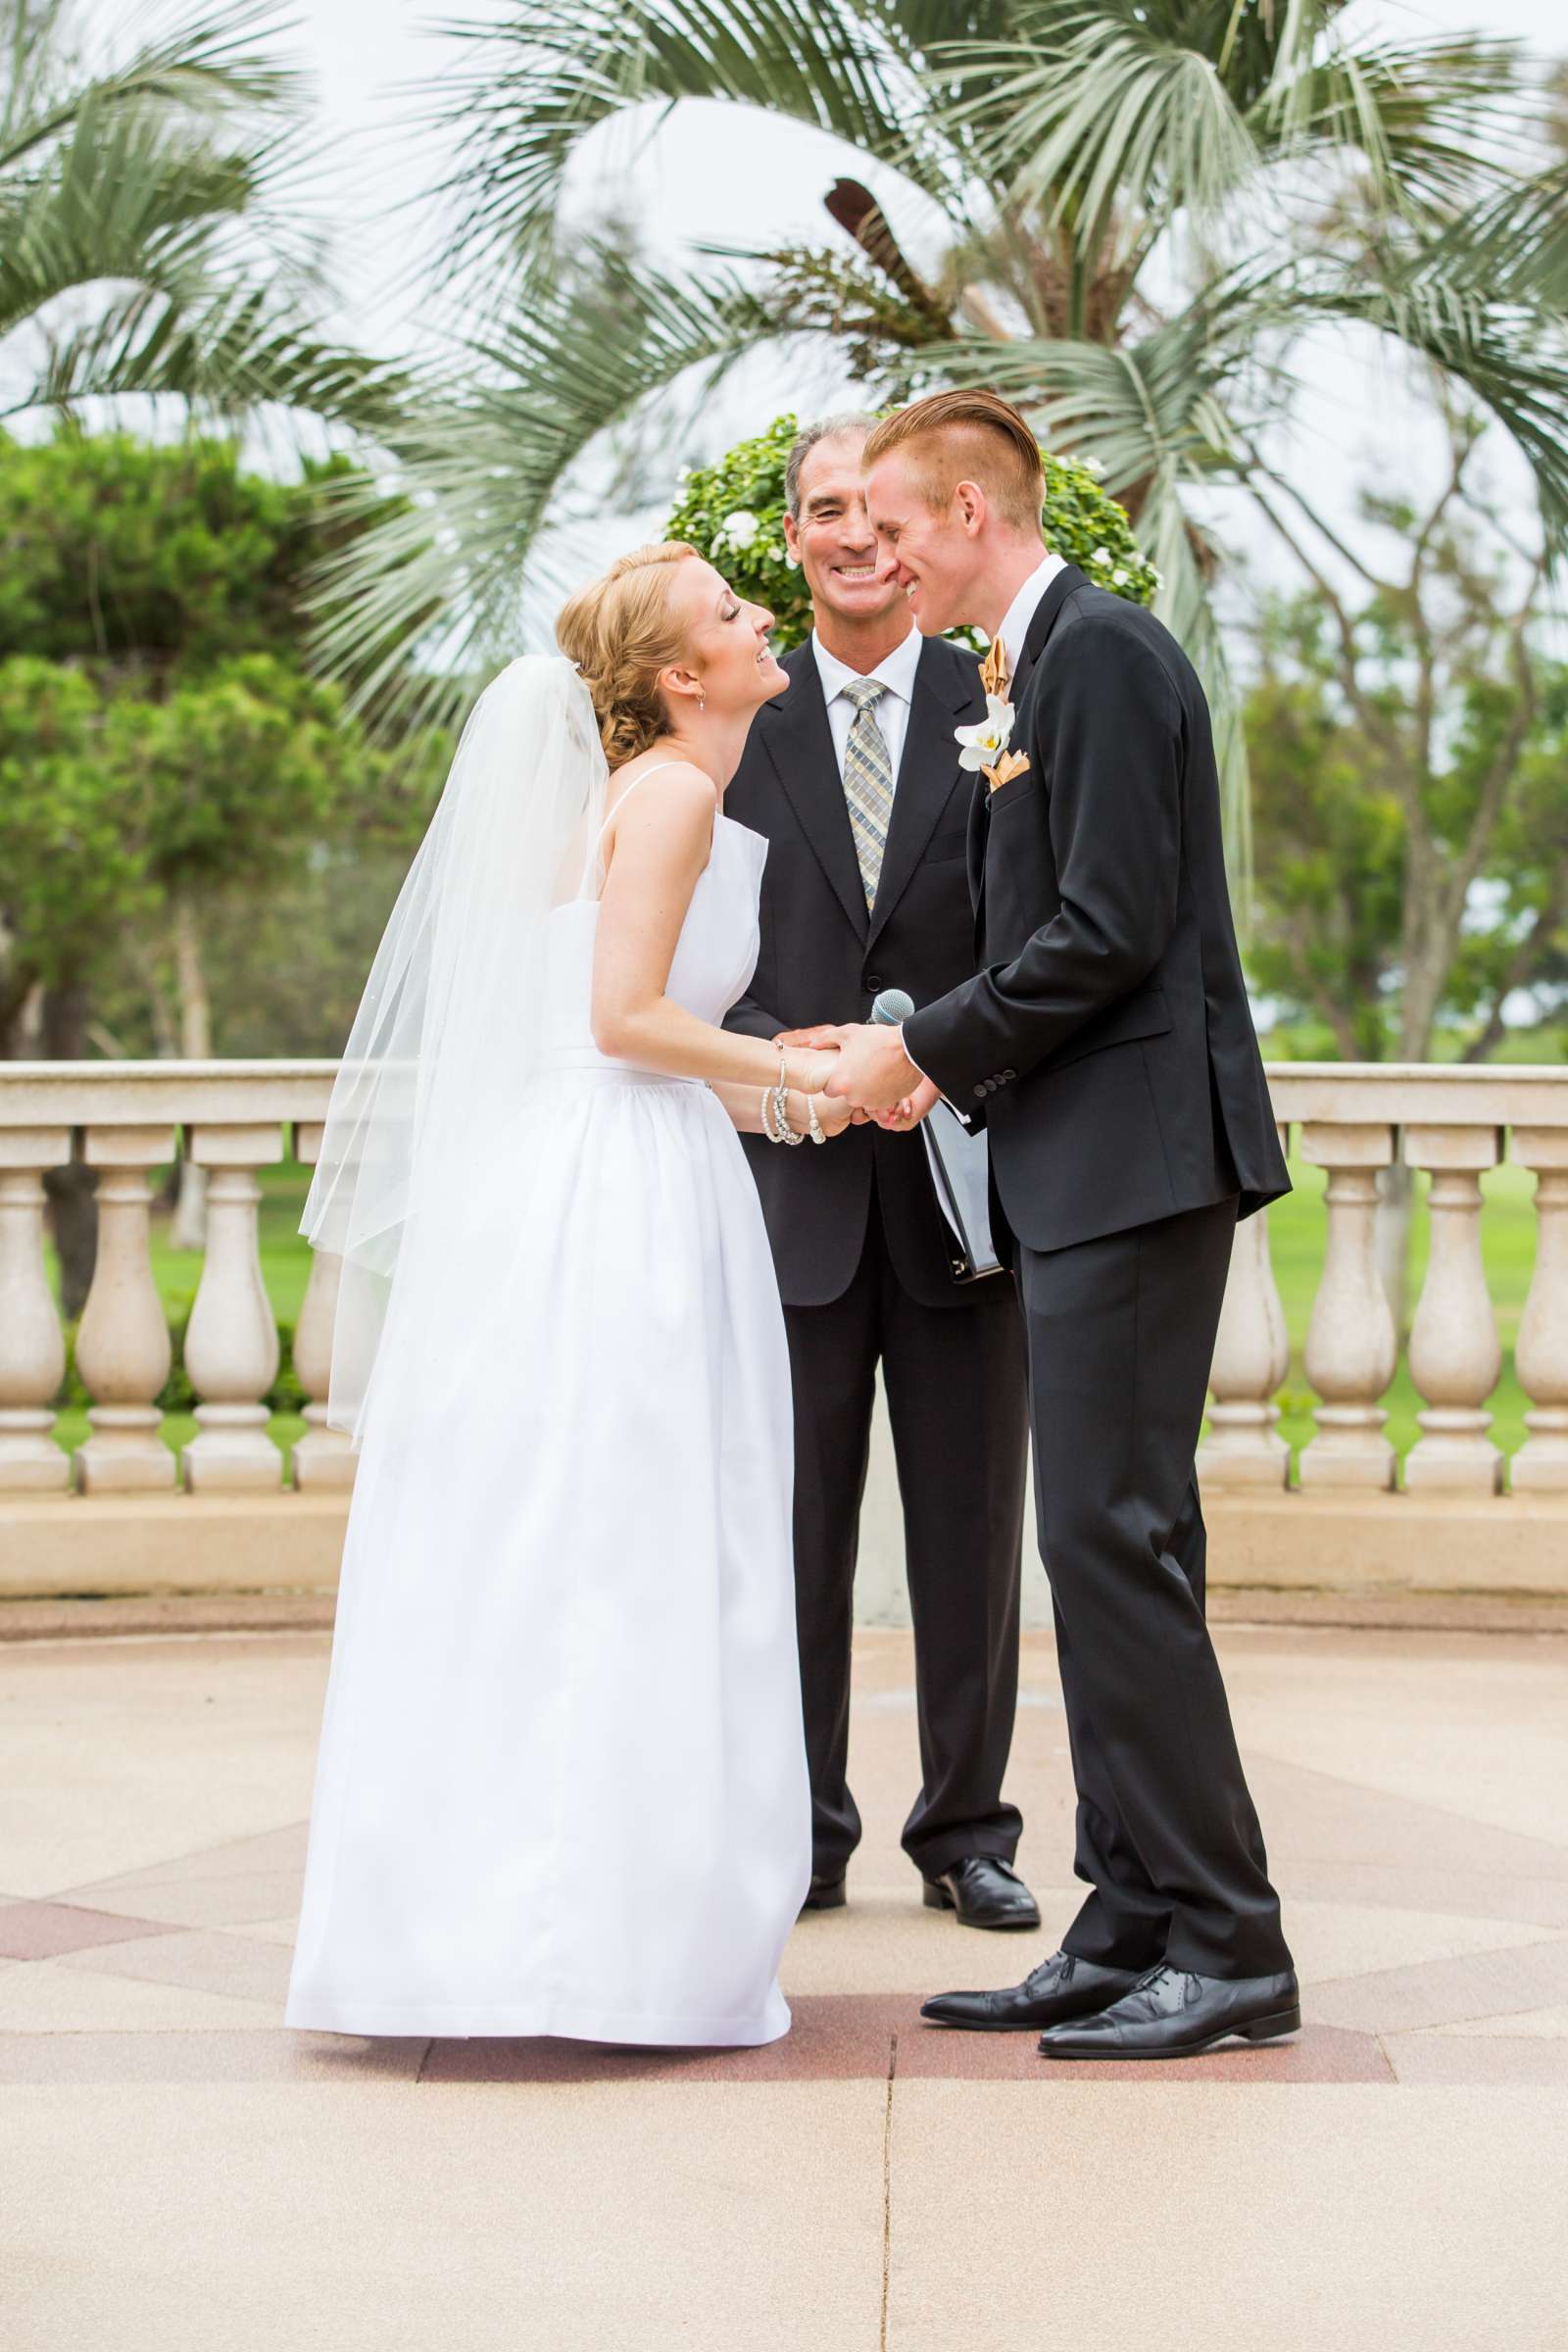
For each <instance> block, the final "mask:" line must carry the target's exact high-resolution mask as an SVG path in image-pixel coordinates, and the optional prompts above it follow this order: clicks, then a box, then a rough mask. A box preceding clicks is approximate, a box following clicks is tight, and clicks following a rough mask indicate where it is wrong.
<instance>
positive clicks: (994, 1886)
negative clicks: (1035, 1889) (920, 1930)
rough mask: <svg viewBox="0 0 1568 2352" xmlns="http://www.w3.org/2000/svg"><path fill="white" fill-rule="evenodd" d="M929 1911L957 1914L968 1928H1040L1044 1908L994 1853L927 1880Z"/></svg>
mask: <svg viewBox="0 0 1568 2352" xmlns="http://www.w3.org/2000/svg"><path fill="white" fill-rule="evenodd" d="M923 1900H924V1902H925V1907H926V1909H927V1910H928V1911H956V1913H957V1914H958V1920H959V1924H960V1925H961V1926H963V1927H966V1928H1038V1927H1039V1925H1040V1905H1039V1904H1038V1903H1037V1902H1036V1901H1035V1898H1034V1896H1033V1895H1032V1894H1031V1893H1030V1891H1029V1889H1028V1887H1026V1886H1025V1885H1024V1883H1023V1881H1022V1879H1020V1878H1019V1876H1018V1873H1017V1872H1016V1871H1015V1870H1014V1869H1013V1867H1012V1865H1011V1863H1010V1862H1002V1861H999V1860H998V1859H997V1857H996V1856H995V1855H994V1854H971V1855H970V1857H969V1859H968V1860H967V1861H966V1862H955V1864H954V1865H953V1868H952V1869H951V1870H944V1871H943V1872H941V1874H940V1875H939V1876H938V1877H936V1878H934V1879H927V1881H926V1883H925V1894H924V1897H923Z"/></svg>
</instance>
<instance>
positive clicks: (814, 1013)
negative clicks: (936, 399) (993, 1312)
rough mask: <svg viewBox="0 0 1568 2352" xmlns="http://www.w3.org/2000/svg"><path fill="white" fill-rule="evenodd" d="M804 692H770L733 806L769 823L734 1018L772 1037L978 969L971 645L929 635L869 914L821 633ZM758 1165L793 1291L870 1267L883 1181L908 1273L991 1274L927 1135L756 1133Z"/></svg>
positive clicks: (799, 674) (940, 1302)
mask: <svg viewBox="0 0 1568 2352" xmlns="http://www.w3.org/2000/svg"><path fill="white" fill-rule="evenodd" d="M784 667H785V669H786V670H787V671H788V672H789V678H790V686H789V692H788V693H787V694H783V695H780V696H779V697H778V699H777V700H776V701H775V702H772V703H767V704H764V706H763V708H762V709H761V710H760V711H759V712H758V714H757V717H756V719H755V720H754V722H753V725H752V732H751V736H750V738H749V740H748V742H747V746H746V753H745V757H744V759H743V760H742V761H741V765H740V767H739V769H738V770H737V772H736V775H735V777H734V779H733V781H732V782H731V784H730V786H729V789H728V791H727V792H726V794H725V796H724V807H725V809H726V810H727V812H728V813H729V814H730V815H731V816H734V817H738V818H739V819H740V821H741V823H742V824H743V825H750V826H752V827H753V828H754V830H755V831H757V832H759V833H762V834H765V835H766V837H767V841H768V845H769V846H768V853H767V864H766V866H765V868H764V869H763V874H762V945H761V952H760V956H759V957H758V963H757V972H756V976H755V978H754V979H753V982H752V986H751V989H750V991H749V992H748V994H747V995H746V996H745V997H743V998H742V999H741V1002H740V1003H739V1004H738V1005H736V1006H735V1007H734V1009H733V1011H732V1012H731V1013H730V1014H729V1016H728V1020H727V1024H726V1025H727V1026H728V1027H729V1028H731V1029H738V1030H741V1031H743V1032H745V1033H746V1034H748V1035H750V1036H754V1037H773V1036H776V1035H777V1033H778V1032H779V1030H781V1029H800V1028H805V1027H806V1026H808V1024H809V1023H811V1022H815V1021H863V1020H865V1019H866V1018H867V1016H868V1015H869V1013H870V1010H871V1000H872V998H873V997H874V996H876V995H877V994H878V993H879V991H880V990H882V989H884V988H903V989H907V991H908V993H909V995H910V996H911V997H912V998H913V999H914V1001H915V1003H916V1005H925V1004H929V1003H930V1001H931V1000H932V998H934V997H940V996H942V995H944V994H945V993H946V992H947V991H948V990H949V989H951V988H954V987H955V986H956V984H957V982H958V981H960V980H964V979H967V978H968V977H969V975H970V974H971V973H972V972H973V970H974V947H973V932H974V925H973V914H972V910H971V907H970V898H969V886H968V878H967V874H966V871H965V865H964V854H965V828H966V823H967V818H968V810H969V778H968V776H967V775H966V774H965V773H964V771H963V770H962V769H961V768H960V767H959V765H958V747H957V744H956V742H955V740H954V732H953V731H954V729H955V727H958V726H967V725H970V724H972V722H973V721H974V720H975V719H977V718H981V717H983V716H984V715H985V696H984V695H983V693H982V692H981V689H980V684H979V663H978V662H976V661H975V658H974V656H973V655H972V654H968V653H964V652H962V651H961V650H960V649H959V648H958V647H956V646H953V645H948V644H946V643H944V642H943V641H942V640H940V639H936V638H932V639H929V640H928V641H927V642H926V643H925V644H924V645H923V646H922V647H921V649H920V661H919V666H918V668H917V670H916V672H915V682H914V693H913V696H912V698H911V702H910V706H909V718H908V725H907V729H906V732H905V738H904V750H903V754H902V757H901V760H900V763H899V773H898V780H897V786H896V789H895V792H894V797H893V818H892V822H891V824H890V826H889V828H888V843H887V851H886V854H885V856H884V858H883V862H882V873H881V878H880V880H879V883H878V886H877V895H876V905H875V906H874V907H873V908H872V909H871V911H870V913H869V914H867V912H866V906H865V893H864V891H863V889H862V888H861V884H860V872H859V867H858V864H857V862H856V857H855V841H854V837H853V835H852V833H851V830H850V817H849V810H848V808H847V807H846V805H845V799H844V785H843V781H842V779H841V777H840V775H839V768H838V760H837V758H836V757H835V754H834V750H833V738H832V735H831V733H830V731H829V728H828V717H827V706H826V703H825V702H824V700H823V695H822V680H821V674H820V672H819V671H818V669H817V666H816V656H815V653H814V651H813V649H812V646H811V643H810V640H809V639H808V640H807V642H806V643H805V644H804V645H801V646H797V647H796V648H795V650H794V652H793V653H791V654H789V655H787V656H786V657H785V662H784ZM742 1141H743V1143H744V1144H745V1146H746V1150H747V1155H748V1157H749V1158H750V1160H751V1163H752V1168H753V1171H754V1173H755V1174H756V1177H757V1189H758V1191H759V1193H760V1196H761V1201H762V1213H763V1215H764V1217H765V1218H766V1220H767V1230H768V1238H769V1240H770V1241H771V1243H772V1245H773V1256H774V1261H775V1263H776V1265H777V1268H778V1279H779V1288H780V1291H781V1293H782V1295H783V1298H784V1300H785V1303H786V1305H790V1306H824V1305H826V1304H827V1303H828V1301H829V1300H830V1299H838V1298H841V1297H842V1296H843V1294H844V1292H845V1291H846V1290H848V1288H849V1286H850V1283H851V1281H852V1280H853V1279H854V1275H855V1270H856V1268H857V1266H858V1264H859V1262H860V1253H861V1250H862V1249H863V1247H864V1242H865V1227H866V1215H867V1211H868V1208H869V1204H870V1201H871V1197H872V1188H873V1186H874V1187H875V1192H876V1198H877V1201H878V1203H879V1206H880V1209H881V1215H882V1222H883V1228H884V1231H885V1233H886V1236H887V1243H888V1249H889V1252H890V1254H891V1256H892V1259H893V1264H894V1267H895V1270H896V1271H897V1273H898V1276H899V1279H900V1281H901V1282H902V1283H903V1285H904V1287H905V1289H906V1290H907V1291H908V1292H910V1293H911V1295H912V1296H913V1297H914V1298H916V1299H920V1300H922V1301H923V1302H924V1303H925V1304H926V1305H928V1306H956V1307H961V1306H965V1305H967V1304H969V1303H970V1302H971V1300H972V1299H974V1298H975V1297H976V1296H977V1295H978V1293H980V1292H983V1291H984V1290H985V1289H986V1287H987V1286H986V1285H985V1284H984V1283H981V1284H976V1285H974V1286H972V1287H970V1288H967V1289H966V1288H964V1287H962V1286H960V1285H958V1284H956V1283H955V1281H954V1280H953V1274H952V1269H951V1266H950V1263H949V1257H948V1249H947V1226H946V1225H945V1223H944V1222H943V1218H942V1213H941V1211H940V1210H939V1208H938V1207H937V1204H936V1199H935V1195H934V1194H933V1192H932V1189H931V1178H930V1173H929V1170H928V1168H927V1166H926V1157H925V1146H924V1144H923V1142H922V1141H921V1139H920V1137H919V1136H918V1135H884V1134H883V1133H882V1132H881V1130H880V1129H878V1128H874V1127H852V1128H849V1129H848V1130H847V1131H846V1132H845V1133H844V1134H843V1135H840V1136H835V1137H834V1138H833V1139H832V1140H831V1142H829V1143H826V1144H823V1145H820V1146H818V1145H815V1144H805V1145H802V1146H801V1148H800V1149H799V1150H797V1151H791V1150H787V1149H785V1148H783V1147H782V1146H780V1145H777V1144H769V1143H767V1142H766V1141H765V1140H764V1139H763V1138H762V1137H761V1136H745V1137H743V1138H742Z"/></svg>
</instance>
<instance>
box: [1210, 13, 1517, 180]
mask: <svg viewBox="0 0 1568 2352" xmlns="http://www.w3.org/2000/svg"><path fill="white" fill-rule="evenodd" d="M1537 113H1539V105H1538V102H1537V101H1536V98H1535V95H1534V93H1533V92H1532V91H1529V90H1528V86H1527V77H1526V73H1525V59H1524V53H1523V50H1522V47H1521V45H1520V44H1519V43H1518V42H1515V41H1507V40H1501V39H1498V38H1496V37H1495V36H1494V35H1492V34H1483V33H1476V34H1469V35H1453V36H1448V37H1446V38H1444V39H1441V40H1427V41H1407V42H1395V41H1387V42H1376V43H1374V42H1368V41H1364V40H1362V41H1357V42H1355V43H1353V44H1352V43H1350V42H1348V41H1346V40H1343V39H1335V40H1334V41H1332V42H1331V43H1329V44H1326V45H1325V48H1324V51H1323V54H1321V55H1320V56H1315V57H1313V58H1311V59H1309V60H1307V61H1306V62H1305V63H1304V64H1302V65H1301V66H1299V68H1293V69H1292V70H1291V71H1288V72H1282V73H1279V74H1277V75H1275V76H1274V77H1273V78H1272V79H1271V80H1270V82H1269V84H1268V87H1267V88H1266V89H1265V90H1264V91H1263V92H1262V94H1261V96H1260V98H1259V99H1258V102H1257V104H1256V106H1255V108H1254V109H1253V110H1252V112H1251V115H1250V118H1249V120H1250V124H1251V127H1252V129H1253V132H1254V135H1255V136H1256V138H1257V140H1258V143H1259V146H1260V147H1261V148H1262V149H1263V150H1264V151H1265V152H1266V153H1267V154H1269V155H1270V156H1271V157H1272V158H1274V159H1276V160H1278V159H1282V158H1283V159H1286V160H1288V161H1290V162H1291V163H1293V164H1296V163H1301V162H1315V161H1318V160H1324V159H1327V160H1332V161H1334V162H1336V163H1338V164H1340V165H1342V166H1343V164H1344V163H1345V162H1346V161H1347V160H1348V159H1349V158H1351V157H1356V158H1359V161H1360V164H1361V167H1362V169H1363V171H1364V172H1365V175H1366V183H1367V186H1368V189H1369V192H1370V193H1371V195H1372V197H1373V199H1374V201H1375V202H1376V203H1377V204H1379V205H1380V206H1382V207H1384V208H1386V209H1388V210H1391V211H1396V212H1419V211H1427V212H1431V213H1439V212H1446V213H1448V214H1450V215H1451V213H1452V211H1453V210H1454V208H1456V207H1458V206H1461V205H1465V204H1469V203H1473V202H1474V201H1475V199H1476V195H1477V192H1478V190H1480V189H1485V188H1489V187H1494V186H1495V184H1496V182H1497V180H1498V179H1499V177H1507V178H1508V179H1509V180H1510V181H1512V179H1513V173H1512V171H1511V168H1510V167H1509V166H1508V165H1507V164H1506V162H1505V161H1504V157H1505V156H1506V154H1507V153H1508V152H1509V151H1510V150H1511V149H1514V148H1516V147H1517V145H1518V142H1519V140H1520V137H1521V136H1522V135H1523V133H1524V131H1525V129H1526V125H1527V123H1528V122H1529V121H1530V119H1531V117H1532V115H1533V114H1537Z"/></svg>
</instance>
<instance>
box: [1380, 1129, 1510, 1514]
mask: <svg viewBox="0 0 1568 2352" xmlns="http://www.w3.org/2000/svg"><path fill="white" fill-rule="evenodd" d="M1500 1144H1501V1137H1500V1136H1499V1134H1498V1132H1497V1130H1496V1128H1495V1127H1421V1126H1416V1127H1407V1128H1406V1129H1405V1131H1404V1156H1405V1158H1406V1159H1407V1160H1408V1161H1409V1163H1410V1165H1411V1167H1413V1168H1425V1169H1427V1170H1428V1171H1429V1172H1430V1174H1431V1178H1432V1185H1431V1190H1430V1192H1429V1194H1428V1200H1427V1205H1428V1207H1429V1209H1430V1211H1431V1217H1432V1247H1431V1251H1430V1254H1429V1256H1428V1258H1427V1278H1426V1281H1425V1282H1424V1283H1423V1284H1422V1286H1421V1299H1420V1302H1419V1304H1418V1305H1417V1307H1416V1310H1415V1321H1414V1322H1413V1323H1412V1324H1411V1326H1410V1350H1409V1356H1410V1378H1411V1379H1412V1380H1413V1381H1414V1383H1415V1385H1416V1387H1417V1389H1418V1390H1419V1391H1420V1393H1421V1395H1422V1396H1423V1397H1425V1398H1426V1406H1425V1409H1424V1410H1423V1411H1421V1412H1419V1413H1417V1415H1416V1419H1417V1421H1418V1422H1419V1423H1420V1425H1421V1433H1422V1434H1421V1436H1420V1437H1419V1438H1418V1439H1417V1440H1416V1442H1415V1444H1414V1445H1413V1446H1411V1448H1410V1452H1409V1456H1408V1458H1407V1459H1406V1462H1405V1465H1404V1481H1405V1485H1406V1486H1407V1487H1409V1488H1410V1489H1411V1490H1412V1492H1414V1491H1415V1490H1417V1489H1428V1490H1430V1489H1434V1488H1446V1489H1450V1490H1456V1491H1459V1492H1463V1493H1467V1494H1480V1495H1497V1494H1500V1493H1501V1491H1502V1455H1501V1454H1500V1453H1499V1451H1498V1450H1497V1447H1496V1446H1495V1445H1494V1444H1493V1443H1492V1440H1491V1439H1490V1438H1489V1437H1488V1435H1487V1431H1488V1430H1489V1429H1490V1428H1491V1426H1492V1415H1491V1414H1490V1413H1489V1412H1488V1411H1487V1410H1486V1409H1485V1408H1486V1399H1487V1398H1488V1397H1490V1396H1491V1395H1492V1392H1493V1390H1494V1389H1495V1387H1496V1385H1497V1376H1498V1374H1499V1373H1500V1372H1501V1370H1502V1349H1501V1348H1500V1347H1499V1345H1498V1342H1497V1322H1496V1317H1495V1315H1494V1313H1493V1311H1492V1298H1491V1294H1490V1293H1489V1292H1488V1289H1487V1276H1486V1269H1485V1268H1484V1266H1483V1265H1482V1262H1481V1171H1482V1169H1483V1168H1491V1167H1495V1165H1496V1162H1497V1159H1498V1156H1499V1147H1500Z"/></svg>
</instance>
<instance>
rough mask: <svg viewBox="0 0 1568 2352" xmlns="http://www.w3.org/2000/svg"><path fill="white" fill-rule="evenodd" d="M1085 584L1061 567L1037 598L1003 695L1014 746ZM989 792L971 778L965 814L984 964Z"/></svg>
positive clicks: (1072, 568) (977, 942) (1073, 567)
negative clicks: (1035, 685) (1054, 639)
mask: <svg viewBox="0 0 1568 2352" xmlns="http://www.w3.org/2000/svg"><path fill="white" fill-rule="evenodd" d="M1087 585H1088V574H1087V573H1086V572H1082V571H1080V570H1079V568H1078V566H1077V564H1063V565H1062V567H1061V569H1060V571H1058V572H1057V573H1056V574H1055V576H1054V579H1053V580H1052V582H1051V584H1050V586H1049V587H1048V588H1047V590H1046V593H1045V595H1044V596H1043V597H1042V598H1041V599H1040V602H1039V604H1038V605H1036V607H1035V609H1034V613H1033V614H1032V616H1031V618H1030V622H1029V626H1028V628H1027V629H1025V631H1024V637H1023V645H1022V648H1021V649H1020V651H1019V655H1018V666H1017V669H1016V670H1015V671H1014V673H1013V675H1012V677H1011V678H1010V679H1009V681H1008V685H1007V694H1008V699H1009V700H1010V702H1011V704H1012V707H1013V711H1014V713H1015V714H1016V715H1015V717H1014V720H1013V742H1014V745H1015V746H1016V744H1017V741H1018V738H1019V736H1020V734H1021V732H1022V729H1021V727H1020V726H1019V724H1018V721H1019V719H1021V717H1022V715H1023V700H1024V696H1025V695H1026V694H1027V693H1028V691H1029V686H1030V682H1031V680H1032V679H1033V677H1034V673H1035V667H1036V664H1037V663H1038V662H1039V660H1040V657H1041V655H1042V654H1043V653H1044V652H1045V650H1046V641H1047V639H1048V638H1049V637H1050V635H1051V632H1052V630H1053V629H1054V627H1055V625H1056V619H1057V616H1058V614H1059V613H1060V612H1061V608H1062V606H1063V605H1064V604H1065V603H1066V602H1067V599H1068V597H1069V596H1071V594H1072V592H1073V590H1074V589H1075V588H1083V587H1086V586H1087ZM990 817H991V793H990V789H989V787H988V785H987V783H986V780H985V778H984V776H976V778H975V799H974V806H973V808H972V809H970V811H969V893H970V896H971V897H972V899H973V900H974V952H975V956H976V958H977V960H979V961H981V962H983V961H984V959H985V958H984V952H983V946H982V943H983V940H984V937H985V895H986V848H987V844H988V842H989V839H990Z"/></svg>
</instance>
